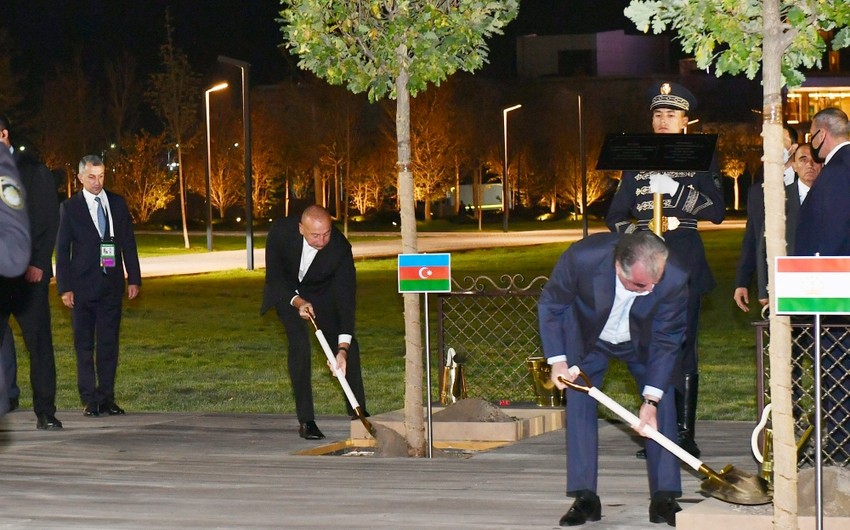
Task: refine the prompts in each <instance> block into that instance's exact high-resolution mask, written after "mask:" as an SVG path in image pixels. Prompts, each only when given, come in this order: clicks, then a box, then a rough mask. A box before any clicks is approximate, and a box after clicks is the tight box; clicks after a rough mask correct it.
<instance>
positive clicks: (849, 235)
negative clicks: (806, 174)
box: [795, 108, 850, 256]
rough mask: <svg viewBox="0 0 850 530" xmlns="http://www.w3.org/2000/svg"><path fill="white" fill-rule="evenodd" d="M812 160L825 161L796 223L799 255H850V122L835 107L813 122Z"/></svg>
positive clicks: (822, 112) (797, 251)
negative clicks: (813, 156) (813, 158)
mask: <svg viewBox="0 0 850 530" xmlns="http://www.w3.org/2000/svg"><path fill="white" fill-rule="evenodd" d="M810 132H811V144H812V150H813V154H814V155H815V158H819V159H822V160H823V161H824V166H823V170H821V173H820V175H819V176H818V180H817V181H816V182H815V185H814V186H812V189H811V191H810V192H809V194H808V196H807V197H806V202H805V203H804V204H803V207H802V208H801V209H800V217H799V219H798V221H797V237H796V240H797V243H796V244H797V246H796V248H795V254H796V255H798V256H813V255H815V254H820V255H821V256H850V123H848V119H847V114H845V113H844V111H842V110H840V109H837V108H828V109H824V110H822V111H820V112H818V113H817V114H815V117H814V118H813V119H812V126H811V129H810Z"/></svg>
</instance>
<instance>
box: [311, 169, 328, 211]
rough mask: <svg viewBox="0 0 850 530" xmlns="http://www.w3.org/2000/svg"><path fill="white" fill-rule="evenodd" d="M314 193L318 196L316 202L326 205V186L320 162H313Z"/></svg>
mask: <svg viewBox="0 0 850 530" xmlns="http://www.w3.org/2000/svg"><path fill="white" fill-rule="evenodd" d="M313 195H315V197H316V199H315V200H316V204H318V205H320V206H322V207H325V206H327V203H326V202H325V186H324V182H323V181H322V169H321V168H320V167H319V164H313Z"/></svg>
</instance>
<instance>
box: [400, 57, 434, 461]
mask: <svg viewBox="0 0 850 530" xmlns="http://www.w3.org/2000/svg"><path fill="white" fill-rule="evenodd" d="M396 53H397V54H398V55H400V56H402V57H405V56H406V55H407V47H405V46H404V45H402V46H399V47H398V48H397V49H396ZM409 77H410V75H409V74H408V72H407V70H402V71H401V72H400V73H399V76H398V79H396V94H397V100H396V118H395V124H396V125H395V126H396V136H397V141H398V203H399V204H398V205H399V210H400V212H401V247H402V253H404V254H416V253H417V242H416V211H415V202H414V201H415V200H414V195H413V173H411V172H410V94H409V93H408V91H407V82H408V80H409ZM403 296H404V345H405V348H404V432H405V435H406V438H407V444H408V445H409V446H410V447H411V449H412V451H413V456H423V455H425V449H426V448H425V415H424V411H423V402H422V393H423V392H422V376H423V375H424V371H423V369H422V330H421V325H420V316H419V295H418V294H414V293H407V294H405V295H403ZM426 296H427V295H426Z"/></svg>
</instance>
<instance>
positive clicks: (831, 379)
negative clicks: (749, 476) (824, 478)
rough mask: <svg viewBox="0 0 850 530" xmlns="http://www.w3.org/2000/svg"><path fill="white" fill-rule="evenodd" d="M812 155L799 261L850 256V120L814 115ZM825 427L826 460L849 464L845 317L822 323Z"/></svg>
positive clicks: (800, 220)
mask: <svg viewBox="0 0 850 530" xmlns="http://www.w3.org/2000/svg"><path fill="white" fill-rule="evenodd" d="M810 133H811V140H810V143H811V144H812V150H813V154H814V155H815V157H816V158H821V159H823V160H824V166H823V169H822V170H821V172H820V174H819V175H818V178H817V180H816V181H815V183H814V184H813V185H812V189H811V190H809V193H808V195H807V196H806V200H805V201H803V205H802V207H801V208H800V213H799V216H798V217H797V237H796V240H795V242H794V254H795V255H797V256H814V255H816V254H817V255H821V256H850V120H848V118H847V114H845V113H844V112H843V111H842V110H840V109H837V108H826V109H823V110H821V111H820V112H818V113H817V114H815V116H814V117H813V118H812V125H811V128H810ZM821 323H822V324H824V326H825V328H827V329H825V331H824V333H823V334H822V335H821V351H820V352H817V353H818V354H819V355H821V357H822V367H823V371H822V374H823V377H822V380H821V389H822V390H823V396H824V398H823V411H824V423H825V424H826V430H827V432H826V436H825V440H826V443H825V450H826V458H827V459H828V460H832V461H833V462H835V463H836V464H838V465H847V462H850V378H848V377H847V374H848V373H850V343H848V342H850V341H848V340H847V339H841V340H837V336H839V335H840V334H841V331H843V330H841V329H838V330H835V331H836V332H834V333H831V332H829V331H828V328H829V326H830V325H831V324H832V325H834V324H848V318H847V317H841V316H839V317H827V318H824V319H823V320H822V321H821Z"/></svg>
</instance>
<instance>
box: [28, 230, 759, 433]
mask: <svg viewBox="0 0 850 530" xmlns="http://www.w3.org/2000/svg"><path fill="white" fill-rule="evenodd" d="M703 236H704V240H705V242H706V247H707V251H708V254H709V256H710V258H711V262H712V268H713V271H714V273H715V276H716V278H717V282H718V286H717V288H716V289H715V290H714V291H713V292H712V293H710V294H709V295H707V296H706V297H705V299H704V305H703V315H702V327H701V335H700V355H701V362H700V366H701V373H702V379H701V387H700V403H699V411H700V413H699V417H700V418H701V419H724V420H752V419H753V418H754V415H755V376H756V375H755V353H754V350H755V348H754V331H753V329H752V326H751V324H750V320H751V317H750V316H749V315H745V314H744V313H742V312H740V311H739V310H738V309H737V307H736V306H735V305H734V303H733V302H732V300H731V293H732V291H733V288H732V284H733V281H734V273H735V264H736V260H737V256H738V249H739V248H740V239H741V231H740V230H724V231H716V232H705V233H704V234H703ZM228 237H232V238H233V239H234V241H233V242H232V243H230V242H227V239H228ZM171 240H173V241H176V245H177V248H173V247H171V246H168V245H171V244H173V243H169V241H171ZM139 241H140V245H141V246H142V247H143V248H144V249H145V252H154V251H155V250H156V251H158V250H162V249H166V250H167V252H171V251H182V249H180V248H179V247H182V238H180V237H176V238H175V237H174V236H173V235H170V234H169V235H167V236H163V237H162V238H160V237H157V236H148V235H144V234H143V235H140V238H139ZM217 241H219V242H221V245H222V246H227V245H230V244H233V245H235V246H236V248H244V237H243V238H239V237H237V236H222V237H219V238H217ZM197 244H199V245H204V244H205V237H203V236H201V237H200V239H199V240H198V242H197ZM217 245H218V243H217ZM239 245H241V247H240V246H239ZM257 246H258V248H259V247H260V246H261V245H259V244H258V245H257ZM564 248H565V245H561V244H558V245H541V246H537V247H523V248H508V249H485V250H475V251H466V252H455V253H453V254H452V269H453V271H452V272H453V275H455V277H463V276H465V275H473V276H477V275H481V274H488V275H491V276H498V275H500V274H503V273H522V274H523V275H525V276H526V278H531V277H533V276H537V275H548V274H549V273H550V272H551V269H552V266H553V265H554V263H555V261H556V260H557V258H558V256H559V255H560V254H561V252H562V251H563V249H564ZM166 250H163V251H166ZM193 250H196V249H193ZM357 270H358V313H357V317H358V322H357V327H358V337H359V340H360V342H361V349H362V351H363V352H364V358H363V367H364V378H365V381H366V391H367V397H368V404H369V409H370V411H371V412H372V413H378V412H383V411H388V410H393V409H398V408H401V407H402V403H403V399H404V341H403V321H402V310H403V308H402V299H401V296H400V295H399V294H398V293H397V292H396V291H397V288H396V282H397V273H396V260H395V259H394V258H393V259H375V260H365V261H360V262H358V264H357ZM263 276H264V272H263V271H230V272H225V273H214V274H204V275H196V276H181V277H170V278H157V279H151V280H146V281H145V283H144V285H143V288H142V295H141V296H140V298H139V299H137V300H135V301H133V302H131V303H127V302H125V305H124V319H123V322H122V332H121V358H120V365H119V369H118V377H117V398H118V401H119V403H120V404H121V405H122V406H124V407H126V408H127V409H128V410H130V411H205V412H267V413H291V412H293V411H294V409H295V405H294V402H293V399H292V396H291V391H290V386H289V380H288V376H287V372H286V358H285V354H284V348H285V336H284V333H283V328H282V326H281V325H280V323H279V322H278V321H277V318H276V316H275V315H274V314H273V312H271V313H269V314H266V315H264V316H262V317H261V316H260V315H259V304H260V296H261V292H262V286H263ZM51 304H52V310H53V322H52V323H53V336H54V344H55V350H56V360H57V374H58V377H57V378H58V396H57V405H58V407H59V408H60V410H63V409H79V408H80V405H79V400H78V397H77V391H76V368H75V362H74V353H73V347H72V337H71V323H70V313H69V311H68V310H67V309H65V308H64V307H63V306H62V305H61V303H60V300H59V297H58V296H56V293H55V286H52V287H51ZM433 305H434V304H432V306H433ZM432 308H433V307H432ZM750 314H751V315H752V314H754V313H750ZM433 322H434V321H433V320H432V324H433ZM14 327H15V331H16V335H17V339H16V343H17V345H18V349H19V355H18V358H19V377H18V380H19V384H20V386H21V390H22V395H21V398H22V407H24V408H26V407H28V406H30V404H31V401H30V397H31V390H30V387H29V384H28V373H29V367H28V359H27V355H26V354H25V353H24V352H25V348H24V347H23V341H22V340H21V339H20V334H19V331H18V329H17V326H14ZM435 327H436V326H435V325H432V326H431V329H432V332H433V331H435V329H434V328H435ZM433 344H436V340H432V345H433ZM321 358H323V357H321V354H320V353H318V351H317V352H316V355H315V356H314V369H313V372H314V373H313V382H314V395H315V396H316V411H317V414H343V413H344V410H345V409H344V402H343V399H344V398H343V396H342V393H341V391H340V390H339V387H338V383H337V381H336V380H335V379H333V378H332V377H331V376H330V375H329V373H328V372H327V369H326V368H325V366H324V363H323V362H321V361H320V359H321ZM432 375H433V377H432V380H433V382H434V384H435V385H436V384H437V380H438V377H437V374H432ZM605 390H606V392H607V393H609V394H611V395H612V397H614V398H615V399H618V400H621V401H623V403H624V404H626V403H632V402H633V401H634V397H633V396H634V392H635V389H634V385H633V383H631V380H630V378H629V376H628V374H627V372H626V370H625V368H624V367H622V366H619V365H617V364H616V363H615V364H613V365H612V369H611V371H610V373H609V376H608V379H607V381H606V384H605ZM433 395H435V396H436V395H437V392H436V391H435V392H434V394H433Z"/></svg>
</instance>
